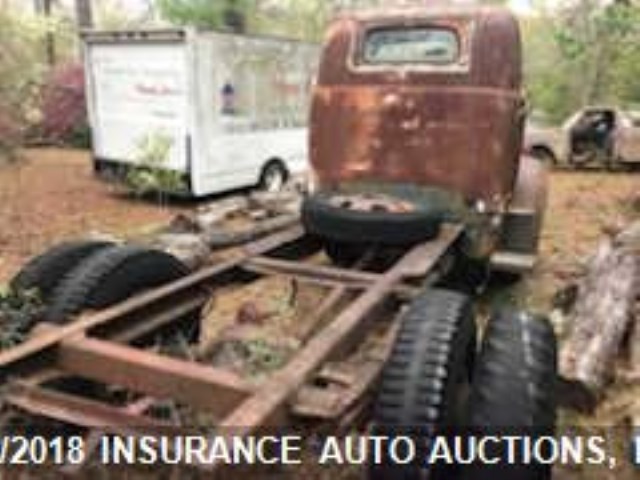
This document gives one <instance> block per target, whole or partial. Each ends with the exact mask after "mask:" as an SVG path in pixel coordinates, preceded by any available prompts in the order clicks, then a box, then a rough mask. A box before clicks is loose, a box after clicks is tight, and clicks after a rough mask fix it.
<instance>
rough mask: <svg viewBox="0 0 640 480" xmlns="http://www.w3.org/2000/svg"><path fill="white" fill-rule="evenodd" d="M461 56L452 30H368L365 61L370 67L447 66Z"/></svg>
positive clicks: (422, 28)
mask: <svg viewBox="0 0 640 480" xmlns="http://www.w3.org/2000/svg"><path fill="white" fill-rule="evenodd" d="M459 54H460V44H459V42H458V37H457V35H456V34H455V32H453V31H452V30H449V29H447V28H439V27H414V28H407V27H398V28H384V29H375V30H371V31H369V32H368V33H367V35H366V38H365V42H364V50H363V59H362V60H363V63H365V64H369V65H384V64H394V65H397V64H416V65H421V64H424V65H448V64H451V63H454V62H456V60H457V59H458V56H459Z"/></svg>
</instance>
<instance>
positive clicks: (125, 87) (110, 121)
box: [83, 29, 319, 196]
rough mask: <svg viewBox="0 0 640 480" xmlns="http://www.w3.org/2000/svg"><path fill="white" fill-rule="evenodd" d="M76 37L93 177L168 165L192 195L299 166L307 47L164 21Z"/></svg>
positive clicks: (308, 80)
mask: <svg viewBox="0 0 640 480" xmlns="http://www.w3.org/2000/svg"><path fill="white" fill-rule="evenodd" d="M83 38H84V42H85V43H84V45H85V71H86V82H87V105H88V114H89V122H90V126H91V131H92V142H93V157H94V162H95V170H96V172H97V173H98V174H99V175H101V176H104V177H109V178H113V177H122V176H123V175H126V173H127V172H130V171H131V170H132V169H141V168H149V167H153V168H154V169H158V168H159V169H164V170H170V171H173V172H177V176H179V178H180V179H181V188H183V189H184V192H186V193H188V194H190V195H193V196H202V195H208V194H212V193H218V192H223V191H228V190H232V189H236V188H241V187H247V186H252V185H256V184H259V183H260V182H261V181H266V180H270V181H271V183H268V185H267V186H269V187H274V186H276V187H277V186H278V185H277V184H274V183H273V180H274V178H275V180H276V181H277V180H278V175H274V174H279V176H282V174H284V175H289V176H290V175H296V174H299V173H302V172H303V171H305V170H306V168H307V132H306V123H307V117H308V110H309V94H310V89H311V86H312V82H313V79H314V76H315V70H316V66H317V60H318V52H319V50H318V47H317V46H316V45H314V44H309V43H304V42H299V41H294V40H288V39H280V38H271V37H257V36H256V37H254V36H246V35H236V34H227V33H218V32H201V31H196V30H173V29H172V30H162V31H160V30H155V31H135V32H96V31H93V32H85V34H84V36H83ZM270 174H271V176H269V175H270ZM267 177H268V178H267ZM272 177H274V178H272Z"/></svg>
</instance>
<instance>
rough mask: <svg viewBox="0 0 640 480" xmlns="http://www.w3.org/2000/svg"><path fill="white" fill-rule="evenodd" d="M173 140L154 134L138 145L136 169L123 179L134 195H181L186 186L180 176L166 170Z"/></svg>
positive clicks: (157, 133)
mask: <svg viewBox="0 0 640 480" xmlns="http://www.w3.org/2000/svg"><path fill="white" fill-rule="evenodd" d="M172 145H173V140H172V139H171V137H169V136H167V135H164V134H162V133H161V132H156V133H153V134H149V135H145V136H144V137H143V138H142V140H141V141H140V143H139V144H138V151H137V154H136V163H137V165H138V167H137V168H132V169H131V170H130V171H129V173H128V174H127V176H126V178H125V184H126V185H127V186H128V187H129V189H130V190H131V191H133V192H134V193H135V194H136V195H145V194H147V193H158V194H160V195H162V194H164V193H182V192H185V191H186V189H187V186H186V185H185V183H184V180H183V177H182V174H181V173H180V172H177V171H175V170H170V169H168V168H167V161H168V158H169V154H170V152H171V147H172Z"/></svg>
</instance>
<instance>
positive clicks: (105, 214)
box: [0, 148, 179, 284]
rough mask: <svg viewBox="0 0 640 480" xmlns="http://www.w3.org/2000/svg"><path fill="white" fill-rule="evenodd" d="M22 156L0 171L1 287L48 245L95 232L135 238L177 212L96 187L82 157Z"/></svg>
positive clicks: (47, 152) (64, 152)
mask: <svg viewBox="0 0 640 480" xmlns="http://www.w3.org/2000/svg"><path fill="white" fill-rule="evenodd" d="M23 156H24V160H22V161H20V162H18V163H14V164H10V165H0V284H2V283H4V282H6V281H7V280H8V279H10V278H11V276H12V275H13V274H14V273H15V272H16V271H17V270H18V269H19V268H20V266H21V265H22V264H23V263H24V262H25V261H26V260H27V259H28V258H30V257H31V256H33V255H35V254H37V253H39V252H41V251H43V250H44V249H45V248H46V247H47V246H48V245H51V244H52V243H55V242H58V241H61V240H63V239H67V238H73V237H79V236H85V235H88V234H92V233H98V232H99V233H108V234H113V235H118V236H120V235H124V236H127V235H131V234H136V233H139V232H142V231H144V230H145V229H150V228H153V227H154V226H157V225H158V224H162V223H165V222H167V221H168V220H169V219H170V218H171V216H172V215H173V214H174V213H175V211H176V210H178V209H179V207H176V206H171V207H162V208H161V207H160V206H159V205H158V204H155V203H154V202H152V201H143V200H136V199H133V198H130V197H127V196H126V195H125V194H124V193H122V192H121V191H119V190H118V189H116V188H115V187H114V186H111V185H107V184H105V183H103V182H100V181H99V180H97V179H96V178H94V176H93V173H92V169H91V161H90V158H89V153H88V152H86V151H80V150H68V149H59V148H44V149H30V150H26V151H24V155H23Z"/></svg>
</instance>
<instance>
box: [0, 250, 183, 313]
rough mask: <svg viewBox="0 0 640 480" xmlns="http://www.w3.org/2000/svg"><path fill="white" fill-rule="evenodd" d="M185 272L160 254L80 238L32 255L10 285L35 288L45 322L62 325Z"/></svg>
mask: <svg viewBox="0 0 640 480" xmlns="http://www.w3.org/2000/svg"><path fill="white" fill-rule="evenodd" d="M187 273H188V269H187V267H186V266H185V265H184V264H183V263H182V262H180V261H179V260H178V259H176V258H175V257H174V256H172V255H170V254H168V253H166V252H163V251H160V250H155V249H151V248H146V247H141V246H134V245H120V244H115V243H113V242H106V241H93V240H80V241H72V242H65V243H62V244H60V245H57V246H54V247H52V248H51V249H49V250H48V251H46V252H44V253H43V254H41V255H39V256H37V257H35V258H34V259H33V260H31V261H30V262H28V263H27V264H26V265H25V266H24V267H23V269H22V270H21V271H20V272H19V273H18V274H17V275H16V276H15V277H14V278H13V280H12V281H11V282H10V285H11V287H12V288H13V289H15V290H35V291H36V292H37V294H38V295H39V297H40V299H41V301H42V302H43V303H44V312H45V313H44V320H46V321H48V322H51V323H58V324H62V323H65V322H67V321H68V320H70V319H71V318H73V317H74V316H75V315H77V314H79V313H80V312H81V311H83V310H85V309H100V308H105V307H108V306H110V305H113V304H115V303H118V302H120V301H123V300H125V299H126V298H128V297H130V296H132V295H134V294H136V293H139V292H141V291H143V290H147V289H149V288H153V287H157V286H159V285H162V284H165V283H169V282H171V281H173V280H177V279H178V278H180V277H182V276H184V275H186V274H187Z"/></svg>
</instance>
